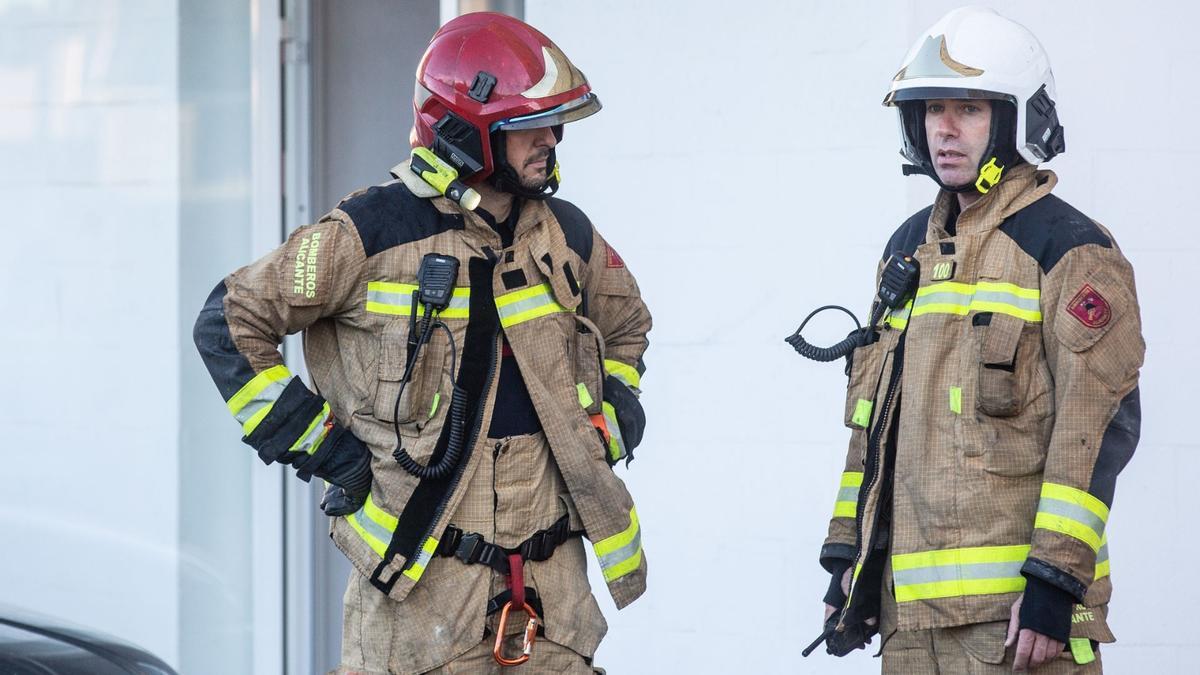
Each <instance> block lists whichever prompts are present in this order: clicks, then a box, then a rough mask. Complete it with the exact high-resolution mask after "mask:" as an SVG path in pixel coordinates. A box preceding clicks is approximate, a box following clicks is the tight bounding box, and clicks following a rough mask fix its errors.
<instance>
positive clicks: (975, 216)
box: [925, 163, 1058, 242]
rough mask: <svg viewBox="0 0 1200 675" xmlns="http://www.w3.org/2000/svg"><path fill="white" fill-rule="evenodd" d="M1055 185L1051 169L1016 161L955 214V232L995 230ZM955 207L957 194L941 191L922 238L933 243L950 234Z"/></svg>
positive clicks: (960, 233)
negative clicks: (990, 185)
mask: <svg viewBox="0 0 1200 675" xmlns="http://www.w3.org/2000/svg"><path fill="white" fill-rule="evenodd" d="M1057 184H1058V177H1057V176H1055V175H1054V172H1053V171H1049V170H1040V171H1039V170H1038V169H1037V167H1034V166H1033V165H1030V164H1024V163H1022V164H1019V165H1017V166H1015V167H1013V169H1012V170H1011V171H1009V172H1008V173H1007V174H1006V175H1005V176H1004V178H1003V179H1001V181H1000V183H999V184H998V185H996V186H995V187H994V188H992V189H991V190H989V191H988V193H987V194H986V195H984V196H982V197H980V198H979V200H978V201H976V202H975V203H974V204H972V205H971V206H969V207H967V208H966V210H964V211H963V212H962V213H960V214H959V215H958V222H957V223H956V225H955V231H956V232H957V234H959V235H968V234H978V233H983V232H987V231H989V230H992V229H995V228H996V227H998V226H999V225H1000V223H1003V222H1004V221H1005V219H1007V218H1008V217H1009V216H1011V215H1013V214H1014V213H1016V212H1017V211H1020V210H1021V209H1023V208H1025V207H1026V206H1029V205H1030V204H1032V203H1034V202H1036V201H1037V200H1039V199H1041V198H1042V197H1045V196H1046V195H1048V194H1050V191H1051V190H1053V189H1054V186H1055V185H1057ZM957 208H958V196H957V195H955V194H954V193H953V192H947V191H945V190H942V191H941V192H939V193H938V196H937V200H936V201H934V204H933V212H932V213H930V214H929V228H928V231H927V233H926V236H925V240H926V241H929V242H934V241H937V240H939V239H944V238H946V237H948V236H949V234H948V233H947V232H946V222H947V220H948V218H949V216H950V213H951V212H952V210H953V209H957Z"/></svg>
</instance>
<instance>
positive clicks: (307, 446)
mask: <svg viewBox="0 0 1200 675" xmlns="http://www.w3.org/2000/svg"><path fill="white" fill-rule="evenodd" d="M332 416H333V413H331V412H330V410H329V403H328V402H326V403H325V405H323V406H321V412H320V413H318V414H317V416H316V417H314V418H313V421H312V423H311V424H309V425H308V429H305V430H304V433H303V434H301V435H300V438H298V439H296V442H295V443H293V444H292V447H290V448H288V452H303V453H304V454H306V455H311V454H313V453H314V452H316V451H317V448H320V447H321V443H324V442H325V437H326V436H327V435H329V426H328V424H327V423H328V422H329V420H330V418H331V417H332Z"/></svg>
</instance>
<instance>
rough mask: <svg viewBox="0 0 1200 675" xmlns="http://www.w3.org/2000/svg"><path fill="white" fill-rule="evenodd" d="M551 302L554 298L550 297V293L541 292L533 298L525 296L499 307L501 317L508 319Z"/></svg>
mask: <svg viewBox="0 0 1200 675" xmlns="http://www.w3.org/2000/svg"><path fill="white" fill-rule="evenodd" d="M551 302H554V300H553V299H552V298H551V297H550V294H549V293H539V294H538V295H535V296H533V297H531V298H525V299H524V300H518V301H516V302H514V303H512V304H511V305H505V306H503V307H500V308H499V312H500V318H501V319H508V318H510V317H513V316H516V315H517V314H520V313H521V312H525V311H528V310H531V309H537V308H538V307H541V306H542V305H548V304H550V303H551Z"/></svg>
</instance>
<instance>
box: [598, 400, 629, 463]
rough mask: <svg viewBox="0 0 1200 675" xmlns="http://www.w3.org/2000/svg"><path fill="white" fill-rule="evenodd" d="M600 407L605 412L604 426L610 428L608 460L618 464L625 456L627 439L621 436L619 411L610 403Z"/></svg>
mask: <svg viewBox="0 0 1200 675" xmlns="http://www.w3.org/2000/svg"><path fill="white" fill-rule="evenodd" d="M600 407H601V408H602V409H603V410H604V424H605V425H606V426H608V458H609V461H613V462H616V461H617V460H619V459H621V458H622V457H624V456H625V454H626V452H625V438H624V437H623V436H621V424H620V423H619V422H617V411H616V409H615V408H613V405H612V404H611V403H609V402H608V401H604V402H603V403H602V404H601V405H600Z"/></svg>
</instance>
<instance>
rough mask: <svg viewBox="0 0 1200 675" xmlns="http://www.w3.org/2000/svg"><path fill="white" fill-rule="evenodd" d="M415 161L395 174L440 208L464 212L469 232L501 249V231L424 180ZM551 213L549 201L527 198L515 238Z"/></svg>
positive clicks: (394, 170) (400, 166) (403, 164)
mask: <svg viewBox="0 0 1200 675" xmlns="http://www.w3.org/2000/svg"><path fill="white" fill-rule="evenodd" d="M411 163H412V160H405V161H403V162H401V163H399V164H397V165H396V166H394V167H392V175H393V176H395V177H396V178H397V179H398V180H399V181H400V182H402V183H404V186H405V187H407V188H408V191H409V192H411V193H413V194H414V195H416V196H417V197H421V198H422V199H429V200H432V204H433V207H434V208H435V209H437V210H438V211H441V212H442V213H447V214H451V215H459V216H462V218H463V223H464V224H465V225H466V231H467V233H468V236H470V237H472V238H474V239H476V240H477V241H480V242H481V243H482V244H483V245H487V246H491V247H492V248H493V249H496V250H499V249H500V235H499V234H497V233H496V231H495V230H493V229H492V227H491V226H490V225H488V224H487V222H485V221H484V220H483V218H481V217H480V216H479V215H478V214H476V213H475V212H473V211H469V210H467V209H465V208H463V207H461V206H459V205H458V204H456V203H454V202H452V201H450V200H449V199H446V198H445V197H443V196H442V195H441V193H440V192H438V191H437V189H436V188H434V187H433V186H432V185H430V184H429V183H426V182H425V181H423V180H421V177H420V176H418V175H416V174H415V173H413V172H412V171H411V170H410V169H409V168H408V167H409V165H410V164H411ZM549 214H550V208H549V207H548V206H547V205H546V203H545V202H543V201H538V200H533V199H527V200H525V203H524V204H523V205H522V206H521V215H520V217H519V218H518V219H517V227H516V229H515V232H514V236H513V240H514V242H518V241H521V240H522V239H523V238H524V237H525V236H527V235H528V234H529V231H530V230H532V229H533V228H535V227H536V226H537V225H538V224H539V223H541V222H542V221H544V220H547V218H548V216H549Z"/></svg>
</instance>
